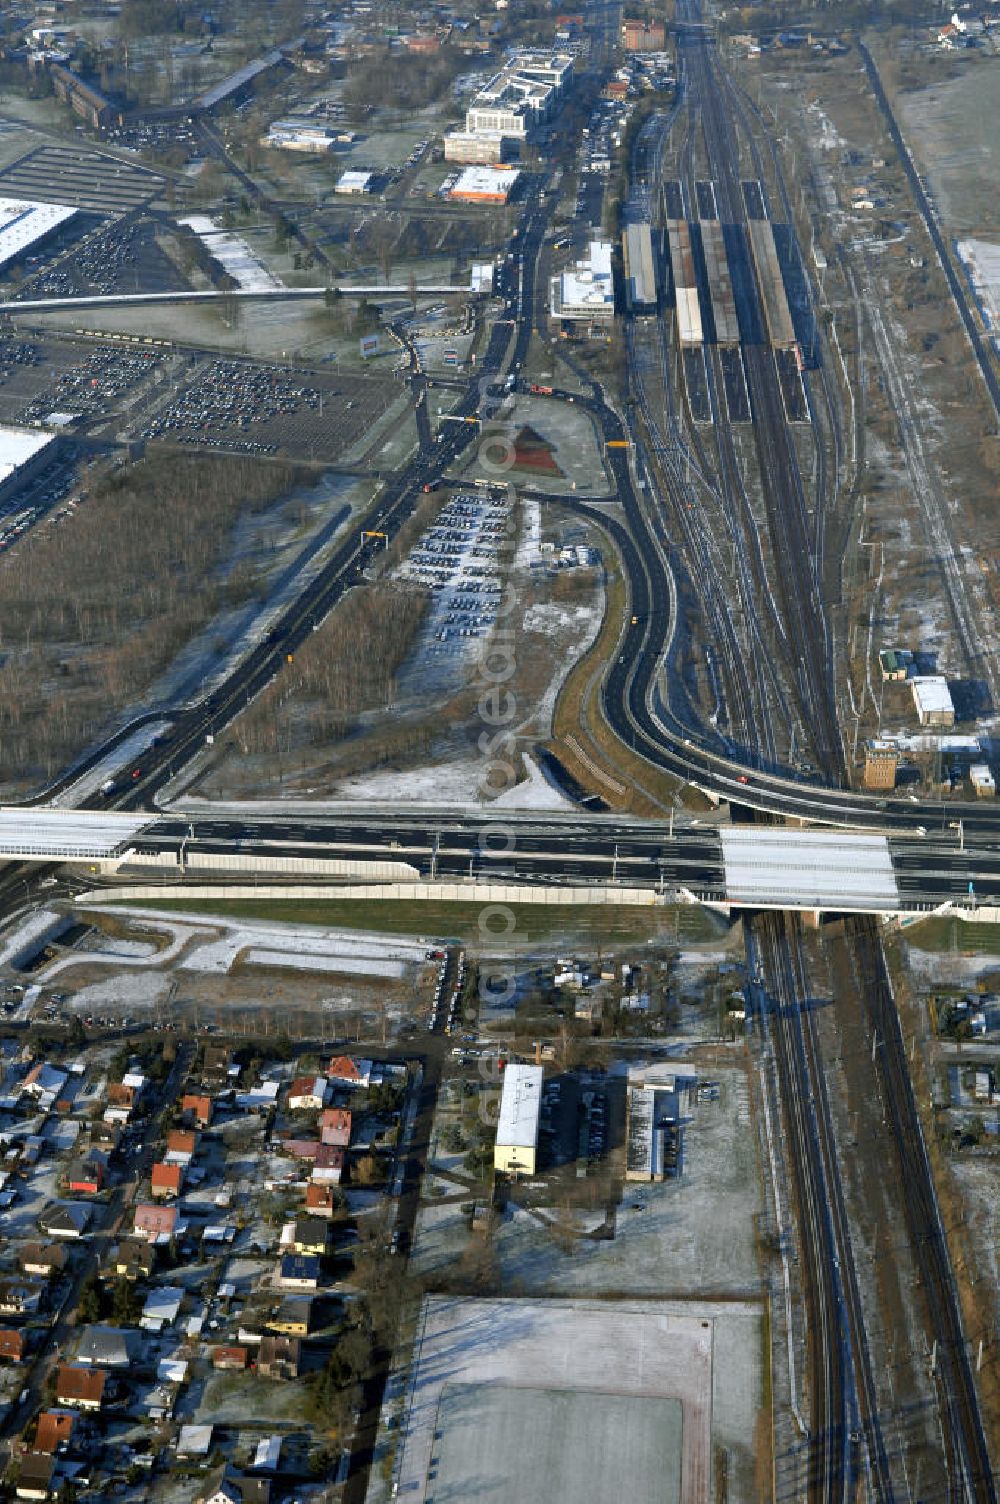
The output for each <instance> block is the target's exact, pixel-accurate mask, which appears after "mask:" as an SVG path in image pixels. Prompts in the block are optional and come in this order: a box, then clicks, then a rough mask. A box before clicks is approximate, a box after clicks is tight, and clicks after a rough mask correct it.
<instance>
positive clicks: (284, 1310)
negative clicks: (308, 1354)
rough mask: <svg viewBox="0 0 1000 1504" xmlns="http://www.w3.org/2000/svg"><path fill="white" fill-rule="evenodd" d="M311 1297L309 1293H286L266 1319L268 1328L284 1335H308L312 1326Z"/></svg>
mask: <svg viewBox="0 0 1000 1504" xmlns="http://www.w3.org/2000/svg"><path fill="white" fill-rule="evenodd" d="M312 1310H313V1298H312V1296H311V1295H286V1296H285V1298H284V1300H283V1301H282V1302H281V1304H280V1306H279V1307H278V1309H277V1311H276V1312H275V1313H274V1315H273V1316H271V1317H270V1318H269V1320H268V1323H267V1326H268V1330H269V1331H272V1332H279V1333H280V1334H281V1335H282V1336H284V1337H308V1335H309V1329H310V1327H311V1326H312Z"/></svg>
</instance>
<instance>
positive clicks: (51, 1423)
mask: <svg viewBox="0 0 1000 1504" xmlns="http://www.w3.org/2000/svg"><path fill="white" fill-rule="evenodd" d="M75 1425H76V1416H75V1415H70V1414H69V1412H68V1411H66V1410H43V1411H42V1413H41V1415H40V1416H39V1417H38V1430H37V1431H36V1432H35V1445H34V1446H33V1448H32V1451H35V1452H47V1453H48V1454H49V1456H52V1454H53V1453H54V1452H58V1451H59V1450H60V1449H61V1448H62V1447H65V1446H69V1443H70V1441H71V1440H72V1437H73V1427H74V1426H75Z"/></svg>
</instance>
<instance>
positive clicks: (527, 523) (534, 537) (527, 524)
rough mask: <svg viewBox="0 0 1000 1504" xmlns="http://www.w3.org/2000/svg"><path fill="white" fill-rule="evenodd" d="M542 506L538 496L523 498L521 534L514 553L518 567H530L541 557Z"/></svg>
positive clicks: (515, 565) (515, 564) (516, 566)
mask: <svg viewBox="0 0 1000 1504" xmlns="http://www.w3.org/2000/svg"><path fill="white" fill-rule="evenodd" d="M541 544H542V506H541V502H540V501H539V500H538V497H537V496H525V497H523V498H522V511H521V536H520V537H519V538H518V540H517V552H516V553H515V555H514V567H515V568H516V569H530V568H531V566H532V564H534V563H536V562H537V560H538V559H540V558H541Z"/></svg>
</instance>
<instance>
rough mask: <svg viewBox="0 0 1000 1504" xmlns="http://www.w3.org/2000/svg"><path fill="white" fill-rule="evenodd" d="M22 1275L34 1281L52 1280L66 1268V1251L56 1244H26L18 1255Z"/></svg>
mask: <svg viewBox="0 0 1000 1504" xmlns="http://www.w3.org/2000/svg"><path fill="white" fill-rule="evenodd" d="M17 1262H18V1263H19V1264H20V1266H21V1272H22V1273H23V1274H29V1275H31V1276H32V1277H33V1278H35V1279H52V1278H53V1276H54V1275H56V1274H61V1273H62V1271H63V1270H64V1269H65V1267H66V1250H65V1249H64V1248H62V1247H61V1246H60V1244H58V1243H27V1244H26V1245H25V1246H24V1247H23V1248H22V1249H21V1250H20V1251H19V1253H18V1255H17Z"/></svg>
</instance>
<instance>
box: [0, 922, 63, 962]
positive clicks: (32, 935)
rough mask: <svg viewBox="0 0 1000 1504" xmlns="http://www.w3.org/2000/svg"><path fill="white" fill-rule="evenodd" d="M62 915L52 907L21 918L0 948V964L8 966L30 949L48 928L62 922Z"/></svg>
mask: <svg viewBox="0 0 1000 1504" xmlns="http://www.w3.org/2000/svg"><path fill="white" fill-rule="evenodd" d="M63 922H64V921H63V917H62V915H61V914H56V913H54V912H53V910H52V909H39V910H38V911H37V913H34V914H30V915H29V916H28V917H27V918H26V919H24V920H22V921H21V923H20V924H19V925H18V926H17V928H16V929H14V930H13V931H12V933H11V934H10V935H8V937H7V939H6V940H5V941H4V943H3V947H2V949H0V966H9V965H10V964H11V962H12V961H13V960H14V959H15V957H17V956H19V955H20V954H21V952H22V951H26V950H28V949H30V947H31V946H32V944H34V943H35V942H36V941H40V940H43V939H44V938H45V936H46V935H47V934H48V933H49V931H50V930H53V929H55V928H56V926H57V925H60V924H62V923H63Z"/></svg>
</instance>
